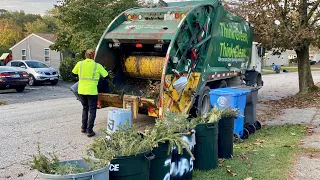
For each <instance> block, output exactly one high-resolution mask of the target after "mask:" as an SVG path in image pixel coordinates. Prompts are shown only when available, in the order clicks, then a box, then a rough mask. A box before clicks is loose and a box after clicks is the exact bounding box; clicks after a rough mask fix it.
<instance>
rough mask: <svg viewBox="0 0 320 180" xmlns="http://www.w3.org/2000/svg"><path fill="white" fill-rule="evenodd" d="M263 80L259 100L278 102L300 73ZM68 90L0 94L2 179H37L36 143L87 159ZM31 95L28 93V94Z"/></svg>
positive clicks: (100, 116)
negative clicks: (33, 168) (33, 163)
mask: <svg viewBox="0 0 320 180" xmlns="http://www.w3.org/2000/svg"><path fill="white" fill-rule="evenodd" d="M313 77H314V80H315V82H319V81H320V72H319V71H314V72H313ZM263 80H264V87H263V88H262V89H261V90H260V91H259V94H260V95H259V99H260V100H269V99H277V98H281V97H285V96H287V95H292V94H295V93H296V92H298V76H297V73H281V74H274V75H266V76H263ZM66 87H67V86H66ZM40 88H43V87H40ZM49 88H59V87H50V86H49ZM62 89H63V88H62ZM67 90H68V89H67V88H65V89H64V90H62V92H65V93H66V94H64V93H57V94H56V96H51V95H52V94H51V95H49V96H50V97H51V98H46V97H43V95H40V94H38V93H35V94H37V97H39V98H38V99H34V100H33V101H32V100H30V99H25V96H23V95H22V94H20V93H8V94H0V99H3V100H5V101H7V102H8V103H9V105H5V106H0V115H1V119H0V137H1V138H0V144H1V151H0V179H1V180H2V179H12V180H15V179H26V180H30V179H35V178H36V176H37V172H36V171H31V170H30V163H31V161H32V155H34V154H36V153H37V142H40V146H41V149H42V151H43V152H46V153H47V152H53V151H54V152H55V153H56V154H57V155H58V156H59V158H60V159H61V160H66V159H78V158H81V157H83V156H85V152H84V150H85V146H86V145H88V144H90V143H91V142H92V140H93V139H92V138H88V137H87V136H85V135H84V134H82V133H81V132H80V126H81V108H82V107H81V104H80V102H78V101H77V100H76V98H75V97H74V96H73V95H72V93H71V92H68V91H67ZM34 92H38V91H34ZM32 93H33V92H32V91H30V92H29V91H26V93H25V94H32ZM20 95H21V96H20ZM11 96H15V97H14V98H11ZM45 96H46V95H45ZM66 97H67V98H66ZM11 99H13V100H11ZM19 99H23V100H22V101H19ZM39 99H40V100H39ZM28 101H29V102H28ZM16 102H19V103H16ZM106 112H107V109H100V110H98V113H97V119H96V123H95V124H96V126H95V128H94V129H95V131H97V132H98V130H99V129H100V128H104V127H105V126H106V120H107V118H106ZM152 123H153V122H152V121H148V122H147V124H152ZM98 135H99V133H98Z"/></svg>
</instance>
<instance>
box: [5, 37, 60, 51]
mask: <svg viewBox="0 0 320 180" xmlns="http://www.w3.org/2000/svg"><path fill="white" fill-rule="evenodd" d="M32 36H35V37H37V38H40V39H42V40H44V41H47V42H49V43H51V44H54V41H55V35H54V34H44V33H32V34H30V35H29V36H27V37H26V38H24V39H22V40H21V41H20V42H18V43H17V44H15V45H14V46H12V47H11V48H10V50H12V49H13V48H15V47H16V46H18V45H19V44H21V43H23V42H24V41H25V40H27V39H29V38H30V37H32Z"/></svg>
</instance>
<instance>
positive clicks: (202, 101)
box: [195, 86, 211, 117]
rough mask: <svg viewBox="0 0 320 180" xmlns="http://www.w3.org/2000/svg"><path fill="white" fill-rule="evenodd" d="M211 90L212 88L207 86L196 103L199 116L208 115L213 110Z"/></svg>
mask: <svg viewBox="0 0 320 180" xmlns="http://www.w3.org/2000/svg"><path fill="white" fill-rule="evenodd" d="M209 91H210V88H209V87H208V86H205V87H204V88H203V89H202V90H201V92H200V95H199V96H198V98H197V100H196V104H195V105H196V109H197V116H198V117H206V115H207V113H208V112H209V111H210V110H211V104H210V96H209Z"/></svg>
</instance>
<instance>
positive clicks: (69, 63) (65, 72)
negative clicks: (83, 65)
mask: <svg viewBox="0 0 320 180" xmlns="http://www.w3.org/2000/svg"><path fill="white" fill-rule="evenodd" d="M79 61H81V59H78V58H65V59H64V60H63V61H62V62H61V64H60V67H59V71H60V74H61V78H62V80H63V81H69V82H71V81H76V78H75V76H74V74H73V73H72V69H73V68H74V66H75V65H76V64H77V62H79Z"/></svg>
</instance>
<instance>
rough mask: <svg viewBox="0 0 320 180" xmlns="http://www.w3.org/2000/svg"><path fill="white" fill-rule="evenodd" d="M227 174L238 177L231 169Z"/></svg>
mask: <svg viewBox="0 0 320 180" xmlns="http://www.w3.org/2000/svg"><path fill="white" fill-rule="evenodd" d="M227 173H228V174H230V175H232V176H237V173H234V172H232V171H231V170H230V169H227Z"/></svg>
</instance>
